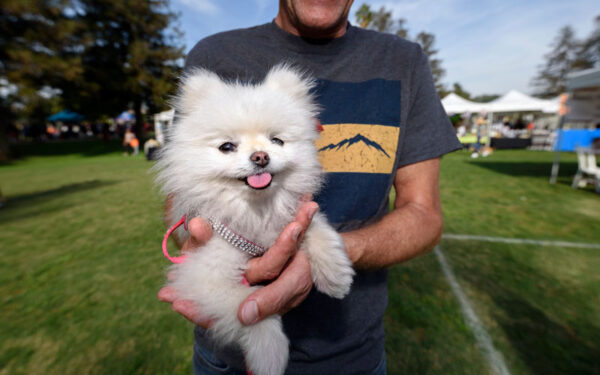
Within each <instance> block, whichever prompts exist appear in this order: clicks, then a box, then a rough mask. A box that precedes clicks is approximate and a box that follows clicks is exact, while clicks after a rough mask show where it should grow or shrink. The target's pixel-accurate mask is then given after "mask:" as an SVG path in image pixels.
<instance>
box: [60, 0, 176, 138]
mask: <svg viewBox="0 0 600 375" xmlns="http://www.w3.org/2000/svg"><path fill="white" fill-rule="evenodd" d="M76 9H77V12H78V14H79V17H80V19H81V21H82V23H83V24H84V25H85V30H86V32H85V34H84V39H85V40H86V41H88V42H87V43H86V45H85V50H84V51H83V56H82V61H83V71H84V72H83V76H84V80H83V82H85V84H83V85H79V82H78V84H76V85H71V86H70V87H68V89H67V90H65V94H64V95H65V100H66V101H77V100H79V103H80V110H81V111H82V112H83V113H85V114H88V115H90V116H91V117H98V116H100V115H103V114H112V115H115V114H117V113H119V112H120V111H122V110H123V109H124V107H125V106H127V105H129V106H130V107H131V108H132V109H133V110H134V112H135V115H136V132H137V133H138V136H139V137H142V130H143V127H142V124H143V119H142V107H143V106H146V107H147V108H148V109H149V110H150V111H152V112H154V111H158V110H161V109H164V108H165V107H166V100H167V98H168V97H169V95H170V94H173V93H174V90H175V88H176V85H175V83H176V79H175V77H177V75H178V74H179V73H180V66H181V64H180V62H181V59H182V58H183V47H181V46H179V45H178V43H177V40H179V39H180V37H181V33H180V32H179V31H178V29H177V28H176V27H175V28H172V23H173V21H175V20H176V18H177V16H176V15H175V14H174V13H172V12H171V11H170V10H169V8H168V1H167V0H131V1H127V2H122V1H121V0H79V1H78V3H77V7H76ZM78 98H79V99H78ZM99 98H101V100H98V99H99Z"/></svg>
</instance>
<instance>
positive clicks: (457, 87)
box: [452, 82, 471, 100]
mask: <svg viewBox="0 0 600 375" xmlns="http://www.w3.org/2000/svg"><path fill="white" fill-rule="evenodd" d="M452 92H454V93H455V94H456V95H458V96H460V97H462V98H465V99H469V100H470V99H471V94H469V93H468V92H466V91H465V90H464V89H463V88H462V86H461V85H460V83H458V82H455V83H454V85H453V89H452Z"/></svg>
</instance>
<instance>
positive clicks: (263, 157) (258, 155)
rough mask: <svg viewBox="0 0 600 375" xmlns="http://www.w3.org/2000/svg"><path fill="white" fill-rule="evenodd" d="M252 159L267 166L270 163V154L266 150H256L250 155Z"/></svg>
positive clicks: (255, 162) (260, 164)
mask: <svg viewBox="0 0 600 375" xmlns="http://www.w3.org/2000/svg"><path fill="white" fill-rule="evenodd" d="M250 160H252V162H253V163H254V164H256V165H258V166H259V167H262V168H264V167H266V166H267V164H269V154H267V153H266V152H264V151H256V152H254V153H252V155H250Z"/></svg>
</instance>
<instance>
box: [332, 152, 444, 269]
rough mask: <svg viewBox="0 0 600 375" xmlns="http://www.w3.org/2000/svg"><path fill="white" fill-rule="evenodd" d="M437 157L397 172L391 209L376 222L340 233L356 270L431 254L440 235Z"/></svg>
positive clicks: (438, 162) (388, 264)
mask: <svg viewBox="0 0 600 375" xmlns="http://www.w3.org/2000/svg"><path fill="white" fill-rule="evenodd" d="M439 164H440V160H439V158H436V159H430V160H426V161H423V162H419V163H416V164H413V165H409V166H406V167H402V168H400V169H398V170H397V172H396V176H395V181H394V188H395V189H396V202H395V205H394V210H393V211H392V212H390V213H389V214H387V215H385V216H384V217H383V218H382V219H381V220H380V221H379V222H377V223H374V224H372V225H369V226H367V227H364V228H361V229H358V230H355V231H351V232H347V233H343V234H342V237H343V238H344V241H345V243H346V250H347V251H348V255H349V256H350V259H351V260H352V261H353V263H354V266H355V267H356V268H359V269H360V268H363V269H364V268H381V267H386V266H391V265H393V264H396V263H400V262H404V261H406V260H408V259H411V258H414V257H415V256H417V255H419V254H423V253H425V252H427V251H430V250H431V249H432V248H433V247H434V246H435V245H436V244H437V243H438V242H439V241H440V238H441V235H442V226H443V225H442V209H441V203H440V196H439V187H438V179H439V177H438V176H439Z"/></svg>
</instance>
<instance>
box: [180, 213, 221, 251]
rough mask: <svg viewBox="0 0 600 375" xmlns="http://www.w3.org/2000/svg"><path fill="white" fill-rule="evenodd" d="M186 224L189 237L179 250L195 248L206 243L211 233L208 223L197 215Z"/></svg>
mask: <svg viewBox="0 0 600 375" xmlns="http://www.w3.org/2000/svg"><path fill="white" fill-rule="evenodd" d="M187 226H188V232H189V233H190V237H189V238H188V239H187V240H186V241H185V242H184V243H183V245H182V246H181V250H184V251H185V250H193V249H196V248H198V247H200V246H202V245H204V244H205V243H207V242H208V240H210V238H211V237H212V235H213V231H212V227H211V226H210V224H209V223H208V222H207V221H205V220H203V219H201V218H199V217H195V218H193V219H192V220H190V221H189V222H188V224H187Z"/></svg>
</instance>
